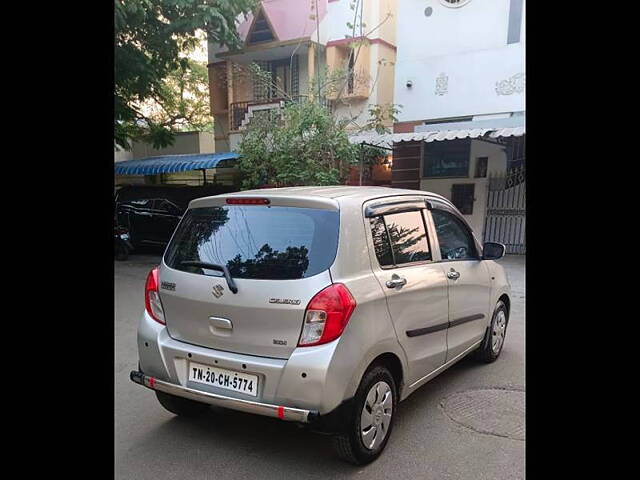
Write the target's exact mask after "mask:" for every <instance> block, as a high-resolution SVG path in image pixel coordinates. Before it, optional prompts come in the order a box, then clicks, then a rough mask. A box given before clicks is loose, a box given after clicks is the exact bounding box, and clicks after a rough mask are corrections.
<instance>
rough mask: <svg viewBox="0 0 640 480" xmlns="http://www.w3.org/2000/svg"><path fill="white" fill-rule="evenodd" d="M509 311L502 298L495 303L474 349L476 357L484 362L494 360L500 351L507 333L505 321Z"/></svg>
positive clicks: (507, 318)
mask: <svg viewBox="0 0 640 480" xmlns="http://www.w3.org/2000/svg"><path fill="white" fill-rule="evenodd" d="M508 320H509V313H508V311H507V306H506V305H505V304H504V302H503V301H502V300H500V301H499V302H498V303H497V304H496V308H495V310H494V312H493V317H492V318H491V323H490V324H489V328H487V331H486V333H485V336H484V339H483V341H482V343H481V344H480V347H479V348H478V350H477V351H476V358H477V359H478V360H480V361H481V362H484V363H491V362H493V361H495V360H496V359H497V358H498V357H499V356H500V352H502V347H503V346H504V339H505V335H506V334H507V321H508Z"/></svg>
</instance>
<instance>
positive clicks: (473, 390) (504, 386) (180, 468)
mask: <svg viewBox="0 0 640 480" xmlns="http://www.w3.org/2000/svg"><path fill="white" fill-rule="evenodd" d="M158 262H159V257H158V256H153V255H133V256H132V257H131V258H130V260H129V261H127V262H116V264H115V292H116V299H115V302H116V318H115V322H116V328H115V334H116V364H115V393H116V398H115V405H116V411H115V439H116V445H115V452H116V455H115V472H116V478H118V479H130V478H131V479H133V478H135V479H138V480H143V479H150V480H151V479H153V480H159V479H184V478H189V479H190V480H197V479H208V478H211V479H240V478H243V479H252V478H260V479H264V478H277V479H278V480H285V479H300V478H331V477H340V478H345V477H354V478H367V479H389V478H403V479H404V478H414V479H415V478H419V479H437V480H443V479H457V480H464V479H469V480H481V479H491V480H499V479H522V478H524V447H525V442H524V417H523V416H524V413H523V410H524V385H525V383H524V353H525V352H524V330H525V318H524V303H525V293H524V257H518V256H510V257H506V258H505V259H503V260H501V263H503V264H504V265H505V267H506V268H507V271H508V274H509V278H510V281H511V284H512V291H513V299H512V300H513V305H512V309H511V310H512V311H511V318H510V322H509V328H508V330H507V338H506V341H505V345H504V350H503V352H502V355H501V356H500V358H499V359H498V360H497V361H496V362H494V363H492V364H489V365H480V364H477V363H475V362H474V361H473V360H470V359H465V360H463V361H461V362H459V363H458V364H456V365H454V366H453V367H451V368H450V369H449V370H447V371H446V372H444V373H443V374H441V375H440V376H438V377H436V378H435V379H434V380H432V381H431V382H429V383H427V384H426V385H425V386H424V387H422V388H421V389H420V390H419V391H417V392H416V393H414V394H413V395H411V396H410V397H409V398H408V399H407V400H406V401H404V402H402V403H401V404H400V405H399V407H398V410H397V414H396V419H395V422H396V423H395V426H394V431H393V435H392V438H391V441H390V442H389V444H388V446H387V448H386V450H385V452H384V453H383V454H382V456H381V457H380V458H379V459H378V460H377V461H375V462H374V463H373V464H371V465H368V466H366V467H364V468H359V467H354V466H352V465H349V464H346V463H343V462H341V461H340V460H338V459H337V458H336V456H335V455H334V454H333V451H332V449H331V443H330V440H329V438H327V437H325V436H322V435H318V434H313V433H311V432H308V431H305V430H303V429H301V428H299V427H298V426H296V425H294V424H291V423H287V422H281V421H279V420H277V419H270V418H264V417H258V416H253V415H249V414H244V413H240V412H234V411H230V410H223V409H219V408H211V411H210V412H209V413H208V414H207V415H206V416H205V417H204V418H203V419H200V420H198V421H194V420H187V419H183V418H178V417H175V416H173V415H171V414H170V413H168V412H166V411H165V410H164V409H163V408H162V407H161V406H160V405H159V404H158V402H157V400H156V398H155V395H154V394H153V392H151V391H150V390H148V389H145V388H142V387H140V386H138V385H135V384H134V383H132V382H131V381H130V380H129V371H130V370H132V369H135V368H136V366H137V363H138V358H137V346H136V325H137V322H138V318H139V315H140V313H141V312H142V310H143V308H144V298H143V291H144V281H145V278H146V274H147V273H148V271H149V269H150V268H151V267H152V266H153V265H156V264H157V263H158Z"/></svg>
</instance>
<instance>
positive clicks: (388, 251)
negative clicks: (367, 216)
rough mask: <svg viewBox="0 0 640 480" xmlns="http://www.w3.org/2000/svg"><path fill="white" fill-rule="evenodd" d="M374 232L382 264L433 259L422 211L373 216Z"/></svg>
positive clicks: (374, 241)
mask: <svg viewBox="0 0 640 480" xmlns="http://www.w3.org/2000/svg"><path fill="white" fill-rule="evenodd" d="M371 234H372V236H373V245H374V248H375V251H376V257H377V258H378V262H379V263H380V266H381V267H393V266H399V265H404V264H408V263H415V262H424V261H429V260H431V259H432V258H431V250H430V248H429V242H428V239H427V233H426V231H425V224H424V220H423V217H422V212H421V211H418V210H415V211H411V212H402V213H394V214H389V215H381V216H378V217H374V218H372V219H371Z"/></svg>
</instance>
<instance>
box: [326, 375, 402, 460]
mask: <svg viewBox="0 0 640 480" xmlns="http://www.w3.org/2000/svg"><path fill="white" fill-rule="evenodd" d="M387 392H388V393H389V396H387ZM389 397H390V399H388V398H389ZM397 402H398V394H397V389H396V384H395V382H394V380H393V376H392V375H391V373H389V370H387V369H386V368H385V367H384V366H382V365H376V366H374V367H372V368H371V369H370V370H368V371H367V373H366V374H365V375H364V377H363V378H362V381H361V382H360V386H359V387H358V390H357V392H356V395H355V396H354V402H353V406H352V410H351V412H350V415H349V416H348V419H347V424H346V430H345V431H344V432H343V433H341V434H338V435H335V436H334V437H333V446H334V449H335V451H336V453H337V454H338V457H340V458H341V459H343V460H345V461H347V462H349V463H353V464H355V465H366V464H367V463H371V462H373V461H374V460H375V459H376V458H378V457H379V456H380V454H381V453H382V451H383V450H384V448H385V446H386V445H387V442H388V441H389V437H390V436H391V430H392V429H393V414H394V410H395V408H396V404H397ZM365 405H366V408H367V412H368V413H369V415H368V416H365V417H364V418H363V414H364V413H365ZM387 414H388V415H389V416H388V417H387ZM365 415H366V414H365ZM385 419H386V421H385ZM366 423H371V427H370V428H368V426H367V425H365V424H366ZM372 429H374V430H372ZM365 431H366V432H367V433H366V434H365V433H364V432H365ZM370 432H372V433H370ZM379 433H382V434H383V435H384V436H382V437H377V436H378V434H379ZM365 437H366V439H367V441H368V440H369V439H371V442H372V443H371V444H369V446H367V445H365V440H364V438H365ZM371 446H372V447H373V448H370V447H371Z"/></svg>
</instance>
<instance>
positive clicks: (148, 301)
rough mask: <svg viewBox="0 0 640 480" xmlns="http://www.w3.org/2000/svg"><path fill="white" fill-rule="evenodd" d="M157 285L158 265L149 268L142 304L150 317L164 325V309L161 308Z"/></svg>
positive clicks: (158, 283) (158, 284)
mask: <svg viewBox="0 0 640 480" xmlns="http://www.w3.org/2000/svg"><path fill="white" fill-rule="evenodd" d="M159 286H160V282H159V281H158V267H155V268H153V269H151V271H150V272H149V275H147V282H146V283H145V285H144V306H145V308H146V310H147V313H148V314H149V315H150V316H151V318H153V319H154V320H155V321H156V322H158V323H161V324H163V325H166V322H165V320H164V309H163V308H162V302H161V301H160V292H159V291H158V287H159Z"/></svg>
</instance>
